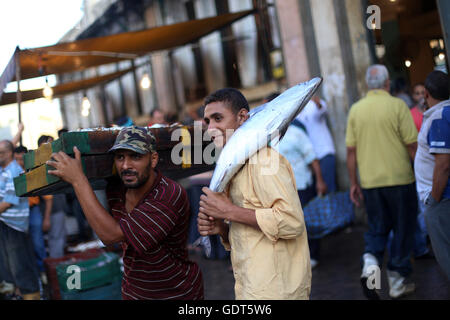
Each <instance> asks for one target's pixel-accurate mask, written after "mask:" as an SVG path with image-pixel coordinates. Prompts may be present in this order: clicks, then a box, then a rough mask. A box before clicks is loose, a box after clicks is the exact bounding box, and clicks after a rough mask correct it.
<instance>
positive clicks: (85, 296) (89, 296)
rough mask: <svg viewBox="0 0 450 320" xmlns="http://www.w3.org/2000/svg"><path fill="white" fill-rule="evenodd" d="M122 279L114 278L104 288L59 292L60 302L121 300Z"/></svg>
mask: <svg viewBox="0 0 450 320" xmlns="http://www.w3.org/2000/svg"><path fill="white" fill-rule="evenodd" d="M121 285H122V278H121V277H120V278H116V279H114V281H113V282H112V283H111V284H109V285H106V286H102V287H98V288H94V289H90V290H81V291H78V290H71V291H69V292H65V291H61V299H62V300H122V290H121Z"/></svg>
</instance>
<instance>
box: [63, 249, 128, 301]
mask: <svg viewBox="0 0 450 320" xmlns="http://www.w3.org/2000/svg"><path fill="white" fill-rule="evenodd" d="M56 273H57V276H58V283H59V288H60V292H61V298H62V300H121V298H122V291H121V285H122V272H121V270H120V263H119V256H118V255H117V254H115V253H112V252H103V253H102V254H100V255H99V256H98V257H97V258H93V259H89V260H84V261H79V262H76V263H73V262H70V261H69V262H63V263H60V264H59V265H57V266H56ZM75 277H79V278H78V280H75ZM77 281H78V282H77Z"/></svg>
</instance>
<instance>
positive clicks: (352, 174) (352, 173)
mask: <svg viewBox="0 0 450 320" xmlns="http://www.w3.org/2000/svg"><path fill="white" fill-rule="evenodd" d="M347 170H348V175H349V178H350V183H351V185H358V178H357V175H356V148H347Z"/></svg>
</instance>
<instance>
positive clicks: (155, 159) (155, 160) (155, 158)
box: [150, 151, 159, 169]
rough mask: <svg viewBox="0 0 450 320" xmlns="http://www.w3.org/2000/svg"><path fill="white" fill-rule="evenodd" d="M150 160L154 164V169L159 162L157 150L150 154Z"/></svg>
mask: <svg viewBox="0 0 450 320" xmlns="http://www.w3.org/2000/svg"><path fill="white" fill-rule="evenodd" d="M150 161H151V164H152V169H155V168H156V165H157V164H158V161H159V155H158V152H156V151H155V152H152V154H151V156H150Z"/></svg>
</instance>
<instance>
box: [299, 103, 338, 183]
mask: <svg viewBox="0 0 450 320" xmlns="http://www.w3.org/2000/svg"><path fill="white" fill-rule="evenodd" d="M326 116H327V105H326V103H325V101H323V100H321V99H320V98H319V97H318V96H314V97H313V98H312V99H311V101H310V102H309V103H308V104H307V105H306V106H305V108H304V109H303V110H302V112H300V114H299V115H298V116H297V120H299V121H300V122H302V123H303V125H304V126H305V127H306V130H307V133H308V136H309V138H310V140H311V142H312V145H313V147H314V152H315V154H316V156H317V158H318V159H319V163H320V169H321V171H322V175H323V179H324V180H325V183H326V185H327V188H328V192H335V191H336V189H337V188H336V149H335V147H334V142H333V137H332V136H331V132H330V130H329V128H328V126H327V121H326Z"/></svg>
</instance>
